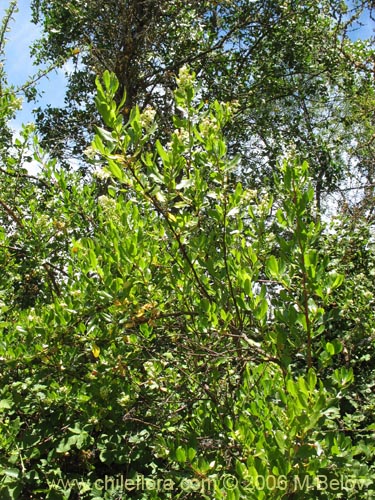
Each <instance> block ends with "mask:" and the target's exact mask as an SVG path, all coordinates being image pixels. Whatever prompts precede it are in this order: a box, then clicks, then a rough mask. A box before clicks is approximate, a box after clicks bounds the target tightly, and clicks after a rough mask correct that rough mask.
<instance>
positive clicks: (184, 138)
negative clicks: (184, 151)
mask: <svg viewBox="0 0 375 500" xmlns="http://www.w3.org/2000/svg"><path fill="white" fill-rule="evenodd" d="M174 135H175V136H176V138H177V139H178V140H179V141H180V142H182V143H186V142H189V139H190V135H189V132H188V131H187V130H185V129H183V128H177V129H175V130H174Z"/></svg>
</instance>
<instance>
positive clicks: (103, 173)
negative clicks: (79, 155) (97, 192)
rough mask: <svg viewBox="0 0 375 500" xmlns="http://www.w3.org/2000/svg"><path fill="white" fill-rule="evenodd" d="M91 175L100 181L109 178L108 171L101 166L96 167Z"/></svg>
mask: <svg viewBox="0 0 375 500" xmlns="http://www.w3.org/2000/svg"><path fill="white" fill-rule="evenodd" d="M93 176H94V177H96V178H97V179H99V180H101V181H105V180H107V179H110V178H111V174H110V172H108V171H107V170H104V169H103V168H102V167H96V169H95V170H94V172H93Z"/></svg>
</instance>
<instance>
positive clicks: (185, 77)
mask: <svg viewBox="0 0 375 500" xmlns="http://www.w3.org/2000/svg"><path fill="white" fill-rule="evenodd" d="M193 81H194V77H193V75H192V74H191V73H190V70H189V68H188V66H182V68H180V71H179V73H178V78H177V85H178V86H179V87H180V89H181V90H185V89H187V88H190V87H191V86H192V85H193Z"/></svg>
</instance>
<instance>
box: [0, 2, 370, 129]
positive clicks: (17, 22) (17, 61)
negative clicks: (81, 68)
mask: <svg viewBox="0 0 375 500" xmlns="http://www.w3.org/2000/svg"><path fill="white" fill-rule="evenodd" d="M9 1H10V0H0V16H1V18H2V16H3V14H4V11H5V9H6V8H7V7H8V5H9ZM18 7H19V11H18V12H17V13H16V14H15V15H14V21H13V22H12V23H11V25H10V27H11V31H10V32H9V33H8V37H7V38H8V42H7V45H6V64H5V67H6V71H7V74H8V81H9V83H11V84H14V85H22V84H23V83H24V82H25V81H26V80H27V79H28V78H29V77H31V76H32V75H34V74H35V73H36V70H37V68H35V66H33V64H32V61H31V58H30V49H29V46H30V44H31V43H32V42H33V41H34V40H35V39H37V38H38V36H39V35H40V31H39V29H38V28H37V27H36V26H35V25H34V24H32V23H31V9H30V0H18ZM361 21H362V23H363V26H362V27H360V26H358V29H357V30H356V31H354V32H352V34H351V37H352V38H353V39H356V38H369V37H371V36H373V35H374V27H375V26H374V22H373V21H372V20H371V19H370V17H369V16H368V14H365V15H364V16H362V19H361ZM65 69H67V68H65ZM38 89H39V91H40V92H43V95H42V98H41V100H40V103H41V104H42V105H47V104H51V105H52V106H58V105H62V104H63V100H64V93H65V77H64V68H63V69H61V70H59V71H57V72H56V71H55V72H53V73H52V74H50V75H49V77H48V79H47V78H43V79H42V81H41V82H40V84H39V86H38ZM37 106H38V104H35V103H27V102H26V101H24V104H23V110H22V111H20V112H19V113H18V115H17V118H16V119H15V120H14V122H13V126H14V127H15V128H16V129H19V128H20V126H21V123H22V122H23V123H27V122H30V121H33V117H32V110H33V109H34V108H35V107H37Z"/></svg>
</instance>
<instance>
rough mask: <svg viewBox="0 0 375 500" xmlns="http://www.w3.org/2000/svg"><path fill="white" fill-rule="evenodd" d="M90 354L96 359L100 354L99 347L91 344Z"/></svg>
mask: <svg viewBox="0 0 375 500" xmlns="http://www.w3.org/2000/svg"><path fill="white" fill-rule="evenodd" d="M91 352H92V354H93V356H94V358H98V357H99V354H100V347H98V346H97V345H96V344H93V345H92V346H91Z"/></svg>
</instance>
